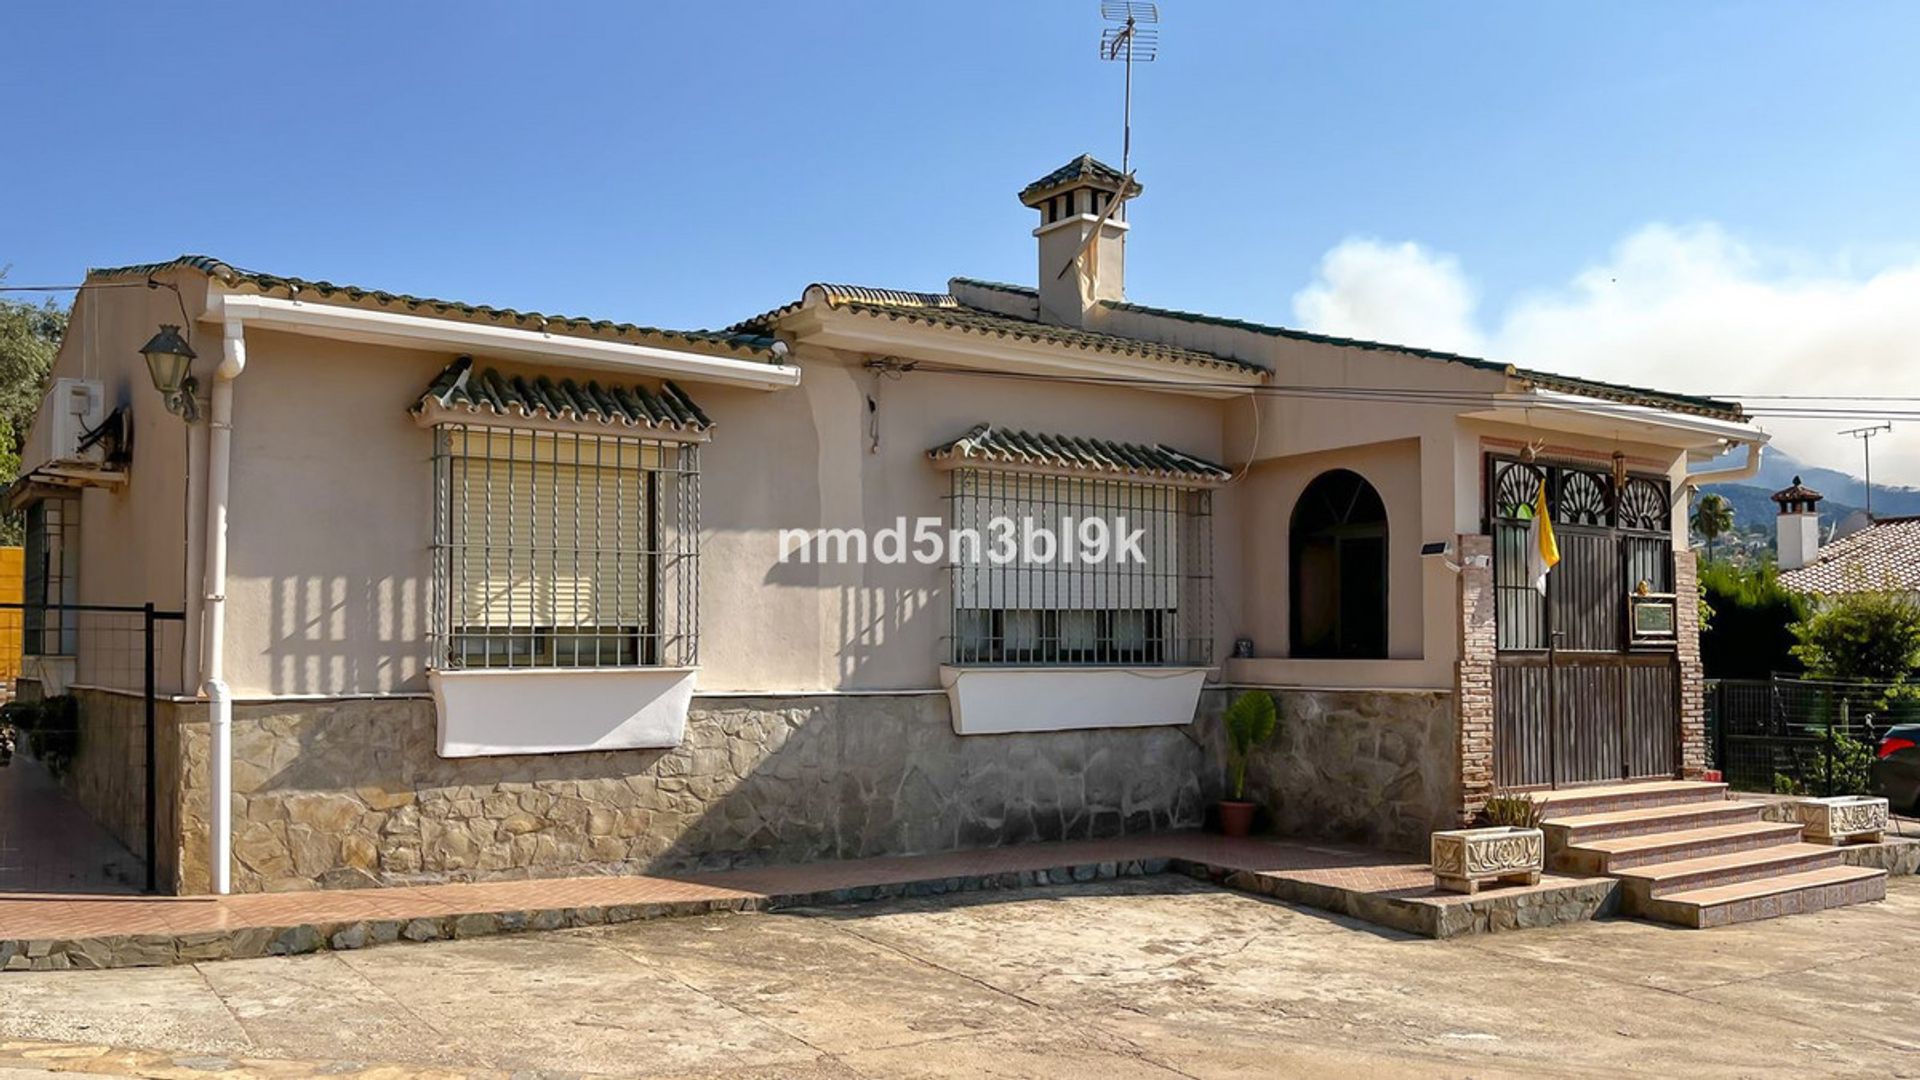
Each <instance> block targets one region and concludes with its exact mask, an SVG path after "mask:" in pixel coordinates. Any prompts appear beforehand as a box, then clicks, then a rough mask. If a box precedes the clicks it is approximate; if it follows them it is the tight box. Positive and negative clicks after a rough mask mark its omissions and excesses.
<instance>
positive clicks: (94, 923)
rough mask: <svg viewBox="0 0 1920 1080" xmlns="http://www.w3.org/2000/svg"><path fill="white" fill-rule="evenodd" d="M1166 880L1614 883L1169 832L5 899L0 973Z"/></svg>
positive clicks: (1268, 889)
mask: <svg viewBox="0 0 1920 1080" xmlns="http://www.w3.org/2000/svg"><path fill="white" fill-rule="evenodd" d="M1167 871H1174V872H1180V873H1187V874H1192V875H1197V876H1203V877H1207V878H1210V879H1212V880H1214V881H1216V882H1218V883H1220V884H1223V885H1226V886H1227V887H1229V888H1234V889H1240V890H1243V891H1247V892H1255V893H1261V894H1265V895H1269V896H1275V897H1279V898H1282V899H1287V900H1292V901H1294V902H1298V903H1305V904H1309V905H1313V906H1316V907H1321V908H1325V909H1328V910H1332V911H1338V912H1342V913H1344V914H1349V915H1354V916H1358V917H1361V918H1365V919H1367V920H1369V921H1372V922H1375V923H1378V924H1380V925H1383V926H1387V927H1391V928H1395V929H1400V930H1406V931H1411V932H1414V933H1418V934H1422V935H1425V936H1429V937H1443V936H1453V935H1456V934H1461V933H1473V932H1478V931H1487V930H1500V929H1510V928H1514V927H1519V926H1530V925H1546V924H1548V923H1552V922H1561V921H1571V920H1578V919H1585V918H1590V917H1592V916H1593V915H1594V914H1596V913H1598V912H1601V911H1604V910H1607V909H1608V904H1609V901H1610V898H1611V897H1612V896H1613V883H1612V882H1611V881H1607V880H1605V879H1598V878H1566V877H1556V876H1552V875H1548V876H1546V877H1543V878H1542V880H1541V882H1540V884H1539V885H1536V886H1521V887H1508V888H1500V889H1488V890H1484V891H1482V892H1481V893H1479V894H1478V895H1476V896H1472V897H1468V896H1462V895H1457V894H1453V893H1442V892H1438V891H1436V890H1435V889H1434V888H1433V884H1432V877H1431V874H1430V872H1429V870H1428V868H1427V866H1426V864H1425V863H1424V862H1423V861H1420V860H1416V859H1410V858H1408V857H1406V856H1403V855H1396V854H1392V853H1387V852H1380V851H1374V850H1369V849H1365V848H1355V847H1345V846H1340V845H1332V844H1313V843H1301V842H1292V841H1278V840H1231V839H1228V838H1226V837H1222V836H1215V835H1211V834H1205V833H1170V834H1163V835H1155V836H1143V837H1131V838H1126V839H1119V840H1104V841H1073V842H1065V843H1053V844H1026V845H1020V846H1016V847H1005V848H994V849H989V850H982V851H967V852H955V853H950V854H941V855H922V856H910V857H904V858H883V859H856V860H847V861H843V862H824V863H812V864H807V865H799V866H778V867H769V868H766V869H761V870H736V871H730V872H726V873H715V874H698V875H687V876H672V877H669V876H660V877H641V876H607V877H591V878H562V879H537V880H525V881H501V882H484V883H473V884H453V885H430V886H419V887H413V888H385V889H359V890H332V891H322V892H294V893H269V894H242V895H235V896H225V897H152V896H85V895H67V896H33V895H8V896H0V967H4V968H5V969H6V970H9V971H11V970H20V969H61V968H66V967H82V968H98V967H120V966H138V965H149V964H168V963H180V962H189V961H195V960H206V959H222V958H229V957H248V956H260V955H268V954H278V953H302V952H311V951H314V950H317V949H326V948H334V949H353V948H361V947H364V946H367V945H374V944H384V943H388V942H394V941H398V940H407V941H429V940H438V939H443V938H457V937H478V936H481V935H485V934H495V933H502V932H513V931H519V930H541V929H547V930H550V929H558V928H562V927H568V926H587V925H598V924H604V923H619V922H630V921H635V920H640V919H648V918H656V917H660V916H665V915H690V914H700V913H704V912H709V911H715V910H734V911H744V910H761V909H770V908H779V907H794V906H799V905H810V904H828V903H852V902H859V901H865V900H873V899H878V898H882V897H886V896H894V895H923V894H939V893H948V892H967V891H975V890H986V889H1006V888H1018V887H1032V886H1035V885H1043V884H1048V883H1054V884H1062V883H1067V882H1074V881H1091V880H1096V879H1111V878H1119V877H1135V876H1144V875H1154V874H1160V873H1164V872H1167Z"/></svg>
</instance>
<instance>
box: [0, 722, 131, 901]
mask: <svg viewBox="0 0 1920 1080" xmlns="http://www.w3.org/2000/svg"><path fill="white" fill-rule="evenodd" d="M146 873H147V871H146V863H145V862H143V861H141V859H140V857H139V856H138V855H135V854H134V853H133V852H131V851H128V850H127V849H126V846H125V845H123V844H121V843H120V841H118V840H116V839H114V837H113V834H112V833H109V832H107V830H105V829H103V828H101V827H100V826H99V825H98V824H96V823H95V822H94V820H93V819H92V818H91V817H88V816H87V812H86V811H85V810H82V809H81V808H80V804H79V803H76V802H74V800H73V797H72V796H70V795H68V794H67V792H66V789H64V788H62V787H61V786H60V784H59V782H58V781H56V780H54V778H53V777H51V776H49V775H47V770H46V768H45V767H44V766H42V765H41V764H40V763H39V762H37V761H35V760H34V759H33V758H31V757H28V756H27V755H26V754H25V753H19V754H16V755H14V758H13V761H12V762H11V763H10V764H8V765H7V766H6V767H4V768H0V893H16V892H19V893H70V892H86V893H131V892H138V891H139V890H140V886H141V885H142V884H144V883H145V881H146Z"/></svg>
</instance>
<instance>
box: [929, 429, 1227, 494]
mask: <svg viewBox="0 0 1920 1080" xmlns="http://www.w3.org/2000/svg"><path fill="white" fill-rule="evenodd" d="M927 456H928V457H930V458H932V459H934V460H935V461H956V462H957V461H968V462H981V463H983V464H991V465H1020V466H1029V467H1033V466H1038V467H1041V468H1049V469H1062V470H1066V471H1069V472H1084V473H1101V474H1106V475H1110V476H1124V477H1128V478H1132V479H1143V480H1185V481H1201V482H1204V483H1210V484H1211V483H1225V482H1226V481H1227V480H1230V479H1232V478H1233V474H1232V473H1231V472H1228V471H1227V470H1226V469H1225V468H1222V467H1221V466H1219V465H1215V464H1214V463H1213V462H1211V461H1206V460H1203V459H1201V458H1197V457H1194V456H1193V455H1192V454H1187V453H1182V452H1181V451H1179V450H1175V449H1174V448H1172V447H1170V446H1161V445H1157V444H1156V445H1147V444H1145V443H1123V442H1113V441H1111V440H1108V439H1088V438H1082V437H1079V436H1074V435H1036V434H1034V433H1032V432H1029V431H1013V430H1009V429H1007V428H1003V427H996V426H994V425H992V424H980V425H978V426H976V427H975V428H973V430H971V431H969V432H967V433H966V434H965V435H962V436H960V437H959V438H957V439H955V440H953V441H952V442H947V443H942V444H940V445H939V446H936V447H934V448H933V449H931V450H928V451H927Z"/></svg>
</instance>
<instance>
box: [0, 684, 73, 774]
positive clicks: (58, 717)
mask: <svg viewBox="0 0 1920 1080" xmlns="http://www.w3.org/2000/svg"><path fill="white" fill-rule="evenodd" d="M0 723H5V724H8V725H11V726H12V727H13V729H14V730H15V731H17V732H20V733H22V734H24V735H26V737H27V748H28V749H29V750H30V751H32V753H33V756H34V757H35V758H36V759H37V760H38V761H39V762H40V764H42V765H44V766H46V769H47V772H49V773H51V774H52V775H53V776H54V777H55V778H56V779H58V778H60V777H63V776H65V775H67V770H68V769H70V768H72V767H73V759H74V756H75V755H76V754H78V753H79V752H80V703H79V702H78V701H76V700H75V699H74V697H73V695H71V694H61V695H58V696H56V697H50V698H41V699H40V700H38V701H14V702H9V703H8V704H7V705H6V706H5V707H0Z"/></svg>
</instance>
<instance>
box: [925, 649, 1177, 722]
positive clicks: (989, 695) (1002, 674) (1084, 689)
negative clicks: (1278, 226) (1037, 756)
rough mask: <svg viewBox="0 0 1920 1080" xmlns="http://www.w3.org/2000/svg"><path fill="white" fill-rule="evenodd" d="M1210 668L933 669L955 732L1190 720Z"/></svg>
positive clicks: (948, 667) (944, 667)
mask: <svg viewBox="0 0 1920 1080" xmlns="http://www.w3.org/2000/svg"><path fill="white" fill-rule="evenodd" d="M1210 670H1211V669H1210V668H1200V667H1195V668H1159V667H1143V668H1070V667H1055V668H1045V667H1040V668H1015V667H990V666H989V667H954V666H951V665H949V666H943V667H942V668H941V669H940V682H941V684H942V685H943V686H945V687H946V691H947V704H948V706H949V707H950V711H951V712H952V714H953V732H954V734H956V735H1010V734H1015V733H1018V732H1034V731H1074V730H1078V729H1084V728H1120V727H1158V726H1165V725H1177V724H1191V723H1193V713H1194V710H1195V708H1197V707H1198V706H1199V704H1200V688H1201V687H1202V686H1204V685H1205V684H1206V681H1207V673H1208V671H1210Z"/></svg>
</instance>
